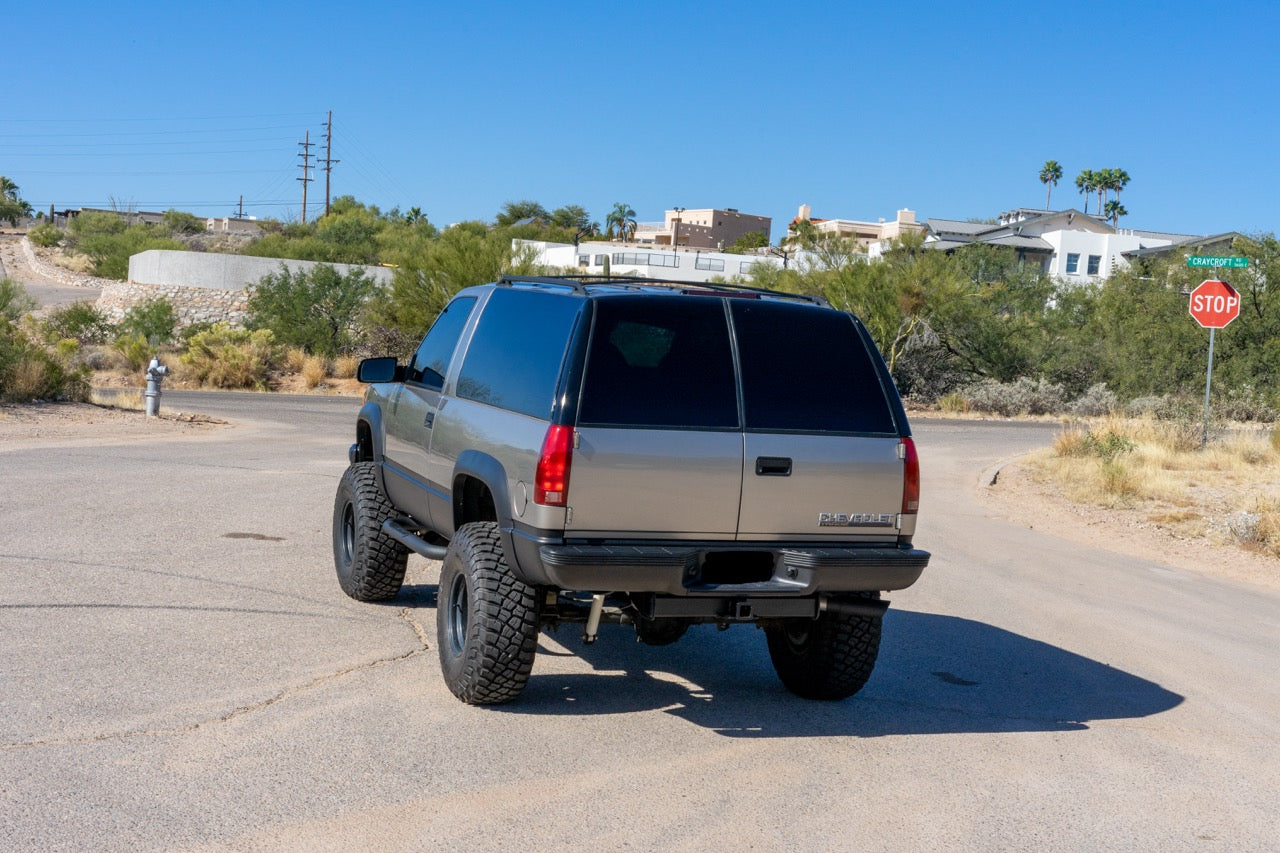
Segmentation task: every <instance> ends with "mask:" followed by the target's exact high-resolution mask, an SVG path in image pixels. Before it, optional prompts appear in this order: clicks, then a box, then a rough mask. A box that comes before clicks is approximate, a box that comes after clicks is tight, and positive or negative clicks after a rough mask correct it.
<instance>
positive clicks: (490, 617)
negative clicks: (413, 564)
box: [436, 521, 538, 705]
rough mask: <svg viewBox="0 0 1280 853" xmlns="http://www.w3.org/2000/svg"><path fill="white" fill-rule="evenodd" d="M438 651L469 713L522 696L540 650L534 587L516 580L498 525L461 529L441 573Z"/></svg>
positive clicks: (451, 685)
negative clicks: (474, 707) (473, 708)
mask: <svg viewBox="0 0 1280 853" xmlns="http://www.w3.org/2000/svg"><path fill="white" fill-rule="evenodd" d="M438 601H439V604H438V605H437V612H436V645H437V646H438V647H439V650H440V671H441V673H442V674H443V675H444V681H445V684H446V685H448V687H449V690H450V691H452V692H453V695H454V696H457V697H458V698H459V699H461V700H462V701H463V702H466V703H467V704H468V705H498V704H501V703H503V702H510V701H511V700H512V699H515V698H516V697H517V696H519V695H520V692H521V691H522V690H524V687H525V684H526V683H527V682H528V680H529V673H530V671H532V669H533V657H534V653H535V652H536V651H537V645H538V600H537V591H536V589H535V588H534V587H532V586H530V585H529V584H527V583H525V582H524V581H522V580H520V579H519V578H517V577H516V576H515V575H514V574H512V572H511V569H510V568H509V567H508V566H507V560H506V555H505V554H504V553H503V550H502V540H501V539H500V538H499V536H498V525H496V524H494V523H493V522H491V521H485V522H477V523H473V524H464V525H463V526H462V527H460V528H458V531H457V533H455V534H454V536H453V539H452V541H450V543H449V550H448V552H447V553H446V554H445V557H444V565H443V566H442V567H441V569H440V595H439V599H438Z"/></svg>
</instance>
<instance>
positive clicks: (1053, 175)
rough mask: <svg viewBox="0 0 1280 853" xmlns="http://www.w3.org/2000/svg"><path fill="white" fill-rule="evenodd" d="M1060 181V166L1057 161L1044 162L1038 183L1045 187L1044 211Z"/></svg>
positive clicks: (1047, 207)
mask: <svg viewBox="0 0 1280 853" xmlns="http://www.w3.org/2000/svg"><path fill="white" fill-rule="evenodd" d="M1060 180H1062V166H1061V164H1059V163H1058V161H1057V160H1046V161H1045V163H1044V166H1042V167H1041V169H1040V183H1042V184H1044V185H1045V191H1044V209H1045V210H1048V209H1049V197H1050V195H1052V193H1053V188H1054V187H1056V186H1057V185H1058V181H1060Z"/></svg>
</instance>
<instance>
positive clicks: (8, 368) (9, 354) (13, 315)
mask: <svg viewBox="0 0 1280 853" xmlns="http://www.w3.org/2000/svg"><path fill="white" fill-rule="evenodd" d="M32 305H34V302H33V301H32V300H31V297H30V296H28V295H27V292H26V290H25V288H23V287H22V285H20V284H17V283H16V282H14V281H12V280H11V279H7V278H6V279H0V400H3V401H6V402H15V403H16V402H25V401H27V400H86V399H88V397H89V379H88V370H87V369H86V368H84V367H82V366H76V365H74V364H73V357H74V355H75V353H76V351H77V350H78V349H79V345H78V344H75V343H74V342H73V343H71V344H70V345H63V346H61V347H59V346H57V345H55V346H53V347H50V346H48V345H47V344H45V342H44V341H42V340H40V339H39V337H38V333H35V332H32V333H31V334H28V332H27V330H25V329H23V327H22V326H21V325H20V324H19V322H18V320H19V318H20V317H21V316H22V314H23V313H24V312H25V311H28V310H30V308H31V306H32Z"/></svg>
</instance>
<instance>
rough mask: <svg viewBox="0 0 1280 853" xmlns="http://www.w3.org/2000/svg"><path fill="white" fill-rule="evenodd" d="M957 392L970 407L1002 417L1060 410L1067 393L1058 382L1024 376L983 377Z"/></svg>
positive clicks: (1044, 413) (1049, 412) (1040, 413)
mask: <svg viewBox="0 0 1280 853" xmlns="http://www.w3.org/2000/svg"><path fill="white" fill-rule="evenodd" d="M958 393H959V394H960V395H961V396H962V397H963V398H964V400H965V402H967V403H968V404H969V408H971V409H973V410H975V411H979V412H989V413H992V414H997V415H1003V416H1004V417H1011V416H1013V415H1047V414H1052V413H1054V412H1058V411H1061V410H1062V406H1063V403H1064V401H1065V396H1066V394H1065V392H1064V390H1063V387H1062V386H1061V385H1058V384H1055V383H1052V382H1048V381H1046V380H1044V379H1029V378H1027V377H1025V376H1023V377H1020V378H1018V379H1016V380H1014V381H1013V382H999V381H997V380H994V379H986V380H983V381H982V382H979V383H977V384H975V385H970V386H968V387H967V388H964V389H962V390H960V391H959V392H958Z"/></svg>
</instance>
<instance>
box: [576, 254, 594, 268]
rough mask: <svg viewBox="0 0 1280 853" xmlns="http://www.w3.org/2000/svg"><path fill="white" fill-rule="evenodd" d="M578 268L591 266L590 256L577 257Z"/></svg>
mask: <svg viewBox="0 0 1280 853" xmlns="http://www.w3.org/2000/svg"><path fill="white" fill-rule="evenodd" d="M578 266H580V267H588V266H591V256H590V255H578Z"/></svg>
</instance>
